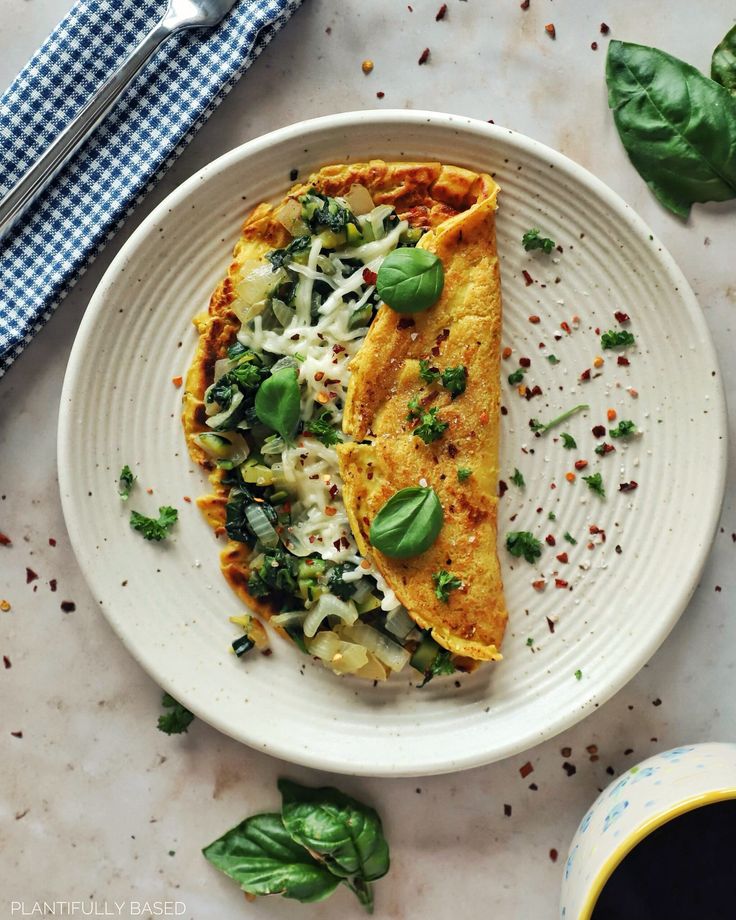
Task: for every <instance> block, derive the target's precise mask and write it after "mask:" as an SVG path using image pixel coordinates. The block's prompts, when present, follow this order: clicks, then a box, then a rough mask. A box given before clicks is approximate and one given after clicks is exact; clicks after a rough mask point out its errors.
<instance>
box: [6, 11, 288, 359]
mask: <svg viewBox="0 0 736 920" xmlns="http://www.w3.org/2000/svg"><path fill="white" fill-rule="evenodd" d="M301 2H302V0H239V2H238V3H237V5H236V6H235V7H234V8H233V10H232V11H231V12H230V13H229V15H228V16H227V18H226V19H225V20H224V21H223V22H222V23H221V24H220V25H219V26H217V27H216V28H214V29H208V30H204V29H199V30H194V31H187V32H181V33H179V34H178V35H175V36H173V37H172V38H170V39H169V40H168V42H166V44H164V45H163V47H161V48H160V49H159V50H158V52H157V53H156V54H155V55H154V57H153V58H152V60H151V61H149V63H148V64H147V66H146V67H145V68H144V70H143V71H142V72H141V73H140V74H139V75H138V77H137V78H136V80H135V81H134V83H133V84H132V86H131V87H130V88H129V89H128V91H127V93H126V94H125V95H124V96H123V97H122V98H121V99H120V101H119V102H118V104H117V106H116V107H115V109H113V111H112V112H111V113H110V115H108V117H107V119H106V120H105V122H103V124H102V125H101V126H100V127H99V128H98V129H97V132H96V133H95V135H94V136H93V137H92V138H91V139H90V140H89V141H88V142H87V144H86V145H85V146H84V147H83V148H82V150H80V151H79V153H78V154H77V155H76V157H74V159H73V160H72V161H71V162H70V163H69V164H68V165H67V166H66V168H65V169H64V171H63V172H62V173H60V174H59V176H58V177H57V178H56V179H55V181H54V182H53V184H52V185H51V186H49V188H48V189H47V190H46V192H45V193H44V194H43V196H42V197H41V198H40V199H39V200H38V201H37V202H36V204H35V206H34V207H33V208H32V209H31V211H29V212H28V213H27V214H26V216H25V217H24V218H23V219H22V221H21V222H20V223H19V224H17V225H16V227H15V228H14V229H13V232H12V233H11V235H10V236H8V237H6V239H5V240H4V241H3V242H0V377H2V375H3V374H4V373H5V372H6V371H7V369H8V367H10V365H11V364H12V363H13V362H14V361H15V359H16V358H17V357H18V355H19V354H20V353H21V352H22V351H23V349H24V348H25V346H26V345H27V344H28V342H30V340H31V338H32V337H33V335H34V334H35V333H36V332H38V330H39V329H40V328H41V327H42V326H43V325H44V323H45V322H46V320H48V318H49V316H50V315H51V313H52V312H53V311H54V309H55V307H56V306H57V305H58V303H59V301H60V300H62V299H63V298H64V297H65V296H66V294H67V293H68V291H69V289H70V288H71V287H72V285H73V284H74V283H75V281H76V280H77V278H78V277H79V275H80V274H81V273H82V272H84V270H85V268H86V266H87V265H88V264H89V262H90V261H91V260H92V259H93V258H94V257H95V255H96V254H97V253H98V252H99V251H100V249H101V248H102V247H103V246H104V245H105V242H106V241H107V240H109V239H110V238H111V237H112V235H113V234H114V233H115V231H116V230H117V229H118V228H119V227H120V225H121V223H122V221H123V220H124V218H125V217H126V216H127V215H128V214H130V212H131V211H132V209H133V207H134V206H135V204H136V203H137V202H138V201H140V199H141V197H142V196H143V195H144V193H145V192H146V191H148V190H149V189H150V188H151V187H152V185H153V183H154V182H155V181H156V180H157V179H158V178H160V177H161V176H162V175H163V173H164V172H165V170H166V169H167V168H168V167H169V166H170V165H171V163H172V162H173V161H174V160H175V159H176V157H177V156H178V155H179V154H180V153H181V152H182V150H183V149H184V147H185V146H186V145H187V144H188V143H189V141H190V140H191V139H192V137H193V136H194V134H195V132H196V131H197V130H198V129H199V128H200V127H201V126H202V125H203V124H204V123H205V121H207V119H208V117H209V116H210V115H211V114H212V112H213V111H214V109H215V108H216V107H217V106H218V105H219V103H220V102H221V101H222V99H223V97H224V96H225V95H226V94H227V93H228V92H229V91H230V90H231V89H232V87H233V85H234V84H235V82H236V80H237V79H238V78H239V77H240V75H241V74H242V73H243V71H245V70H246V69H247V68H248V67H249V66H250V65H251V64H252V63H253V61H254V60H255V59H256V58H257V57H258V55H259V54H260V53H261V51H262V50H263V49H264V48H265V46H266V45H267V44H268V43H269V41H270V40H271V39H272V38H273V36H274V35H275V34H276V32H277V31H278V30H279V28H281V26H282V25H283V24H284V23H285V22H286V20H287V19H288V18H289V17H290V16H291V14H292V13H294V12H295V10H296V9H297V8H298V7H299V6H300V4H301ZM165 8H166V0H79V2H78V3H76V5H75V6H74V7H73V8H72V10H71V12H70V13H69V15H68V16H67V17H66V18H65V19H64V20H63V21H62V22H61V23H60V24H59V26H58V27H57V28H56V30H55V31H54V32H53V33H52V35H50V36H49V38H48V39H47V40H46V42H45V44H44V45H43V46H42V47H41V48H40V50H39V51H37V52H36V54H35V55H34V56H33V58H32V60H31V61H30V62H29V63H28V64H27V65H26V67H25V68H24V69H23V71H22V72H21V73H20V74H19V75H18V77H17V78H16V80H15V81H14V83H13V84H12V86H11V87H10V89H8V91H7V92H6V93H5V95H4V96H3V97H2V98H1V99H0V195H2V194H4V193H5V192H7V191H8V190H9V189H10V188H11V187H12V185H13V184H14V183H15V182H16V181H17V180H18V179H19V178H20V177H21V175H22V174H23V173H24V172H25V171H26V170H27V169H28V167H29V166H31V165H32V164H33V163H34V162H35V161H36V160H37V159H38V157H39V156H40V154H41V153H42V152H43V151H44V149H45V148H46V146H47V145H48V144H49V142H50V141H52V140H53V139H54V138H55V137H56V135H57V134H58V133H59V131H61V130H62V129H63V128H64V127H65V126H66V125H67V124H68V123H69V122H70V121H71V119H72V118H73V117H74V115H75V114H76V113H77V112H78V111H79V110H80V108H81V107H82V106H83V105H84V103H85V102H86V101H87V99H88V98H89V96H90V94H91V93H93V92H94V91H95V89H96V88H97V87H98V86H99V85H100V84H101V83H102V82H103V81H104V80H105V79H106V78H107V77H108V76H109V75H110V73H112V72H113V71H114V70H115V69H116V68H117V67H118V65H119V64H120V63H121V62H122V61H123V59H124V58H125V57H126V55H127V54H128V53H129V52H130V51H131V50H132V48H133V47H134V46H135V45H136V44H137V43H138V41H139V40H140V39H141V38H142V37H143V36H144V35H145V33H146V32H147V31H148V30H149V29H150V28H151V26H153V25H154V24H155V23H156V22H157V21H158V19H159V18H160V17H161V15H162V14H163V11H164V10H165Z"/></svg>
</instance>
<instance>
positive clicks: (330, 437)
mask: <svg viewBox="0 0 736 920" xmlns="http://www.w3.org/2000/svg"><path fill="white" fill-rule="evenodd" d="M333 418H334V416H333V414H332V413H331V412H330V411H329V409H325V411H324V412H321V413H320V414H319V415H318V416H316V418H312V419H310V420H309V421H308V422H307V425H306V431H307V433H308V434H311V435H313V436H314V437H315V438H317V440H318V441H321V442H322V443H323V444H324V445H325V447H333V446H334V445H335V444H340V443H342V437H341V435H340V432H339V431H338V429H337V428H335V426H334V425H333V424H332V420H333Z"/></svg>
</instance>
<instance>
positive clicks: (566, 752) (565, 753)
mask: <svg viewBox="0 0 736 920" xmlns="http://www.w3.org/2000/svg"><path fill="white" fill-rule="evenodd" d="M560 756H561V757H565V758H567V757H572V748H571V747H563V748H560Z"/></svg>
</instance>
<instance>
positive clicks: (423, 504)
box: [370, 486, 444, 559]
mask: <svg viewBox="0 0 736 920" xmlns="http://www.w3.org/2000/svg"><path fill="white" fill-rule="evenodd" d="M443 521H444V513H443V511H442V505H441V504H440V500H439V498H438V497H437V493H436V492H435V491H434V489H430V488H424V487H422V486H409V487H408V488H407V489H399V491H398V492H395V493H394V494H393V495H392V496H391V498H389V500H388V501H387V502H386V504H385V505H384V506H383V507H382V508H381V509H380V511H379V512H378V514H377V515H376V516H375V518H374V519H373V523H372V524H371V531H370V540H371V545H372V546H375V548H376V549H377V550H379V551H380V552H382V553H383V554H384V555H385V556H390V557H391V558H392V559H409V558H410V557H411V556H418V555H419V554H420V553H423V552H424V551H425V550H427V549H429V547H430V546H431V545H432V544H433V543H434V541H435V540H436V539H437V537H438V535H439V532H440V530H441V529H442V523H443Z"/></svg>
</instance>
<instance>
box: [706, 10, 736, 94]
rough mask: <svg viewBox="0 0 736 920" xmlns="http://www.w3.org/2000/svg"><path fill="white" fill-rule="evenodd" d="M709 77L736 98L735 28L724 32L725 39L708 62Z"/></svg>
mask: <svg viewBox="0 0 736 920" xmlns="http://www.w3.org/2000/svg"><path fill="white" fill-rule="evenodd" d="M710 75H711V77H712V78H713V79H714V80H715V81H716V83H720V84H721V86H725V87H726V89H727V90H728V91H729V93H731V95H732V96H736V26H734V27H733V28H732V29H730V30H729V31H728V32H726V35H725V37H724V38H723V40H722V41H721V43H720V44H719V45H717V46H716V50H715V51H714V52H713V58H712V60H711V62H710Z"/></svg>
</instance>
